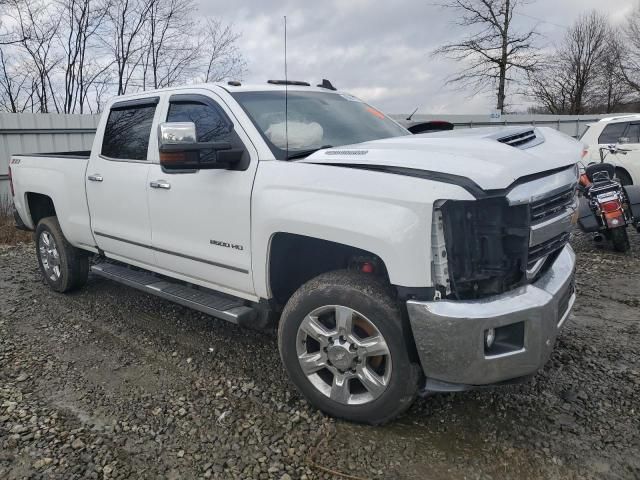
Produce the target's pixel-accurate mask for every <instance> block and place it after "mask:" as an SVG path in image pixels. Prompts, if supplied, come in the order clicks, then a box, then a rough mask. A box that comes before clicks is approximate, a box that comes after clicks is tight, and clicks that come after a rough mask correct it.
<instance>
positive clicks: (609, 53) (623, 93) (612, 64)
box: [593, 28, 632, 113]
mask: <svg viewBox="0 0 640 480" xmlns="http://www.w3.org/2000/svg"><path fill="white" fill-rule="evenodd" d="M624 49H625V44H624V41H623V39H622V38H621V36H620V35H619V32H618V31H617V30H614V29H613V28H610V29H609V33H608V38H607V41H606V46H605V49H604V51H603V53H602V56H601V59H600V61H599V62H598V65H597V73H596V80H595V88H594V94H593V97H594V100H593V102H594V106H595V108H596V109H597V110H598V111H603V112H604V113H613V112H616V111H618V110H620V108H622V107H624V105H625V104H626V103H627V102H628V101H630V100H631V97H632V89H631V87H630V86H629V84H628V82H627V81H626V80H625V77H624V73H623V71H622V69H621V68H620V61H619V59H620V52H621V51H623V50H624Z"/></svg>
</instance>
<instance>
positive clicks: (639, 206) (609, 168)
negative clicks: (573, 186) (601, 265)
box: [578, 145, 640, 252]
mask: <svg viewBox="0 0 640 480" xmlns="http://www.w3.org/2000/svg"><path fill="white" fill-rule="evenodd" d="M626 153H627V150H623V149H621V148H617V147H615V146H614V145H609V146H607V147H601V148H600V163H594V164H591V165H588V166H587V167H586V168H585V169H584V173H583V174H582V175H581V176H580V182H579V186H578V190H579V191H580V193H581V194H582V197H583V198H582V199H580V204H579V207H578V214H579V219H578V225H579V226H580V228H581V229H582V231H584V232H593V233H594V234H595V235H594V240H595V241H596V242H602V241H603V240H604V239H605V238H606V239H608V240H611V242H612V243H613V247H614V248H615V249H616V250H617V251H618V252H626V251H628V250H629V249H630V248H631V245H630V243H629V236H628V234H627V226H628V225H633V226H634V227H635V228H636V229H638V231H639V232H640V187H637V186H636V187H634V186H628V187H623V186H622V184H621V183H620V182H619V181H618V179H617V178H615V166H614V165H612V164H611V163H607V162H605V161H604V160H605V158H606V156H607V155H608V154H614V155H615V154H622V155H626Z"/></svg>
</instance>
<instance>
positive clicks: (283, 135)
mask: <svg viewBox="0 0 640 480" xmlns="http://www.w3.org/2000/svg"><path fill="white" fill-rule="evenodd" d="M232 95H233V97H234V98H235V99H236V101H237V102H238V103H239V104H240V105H241V106H242V108H243V109H244V110H245V112H246V113H247V115H249V117H250V118H251V121H252V122H253V123H254V125H255V126H256V127H257V128H258V130H259V131H260V133H261V134H262V136H263V138H264V139H265V141H266V142H267V145H269V148H271V151H272V152H273V154H274V156H275V157H276V158H277V159H279V160H288V159H292V158H303V157H305V156H307V155H311V154H312V153H313V152H314V151H315V150H318V149H320V148H328V147H339V146H342V145H351V144H354V143H361V142H366V141H370V140H379V139H381V138H390V137H399V136H403V135H410V133H409V131H408V130H406V129H404V128H403V127H401V126H400V125H398V124H397V123H395V122H394V121H393V120H391V119H390V118H389V117H387V116H386V115H384V114H383V113H382V112H379V111H378V110H376V109H375V108H373V107H371V106H369V105H367V104H366V103H364V102H362V101H361V100H358V99H357V98H356V97H352V96H351V95H346V94H340V93H333V92H327V93H324V92H300V91H294V92H289V94H288V100H287V103H288V107H287V117H288V121H287V124H286V126H285V119H284V117H285V94H284V91H272V92H237V93H233V94H232ZM287 143H288V150H289V155H288V156H287V152H286V150H287Z"/></svg>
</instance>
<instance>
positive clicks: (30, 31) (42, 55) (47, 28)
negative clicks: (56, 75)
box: [7, 0, 60, 113]
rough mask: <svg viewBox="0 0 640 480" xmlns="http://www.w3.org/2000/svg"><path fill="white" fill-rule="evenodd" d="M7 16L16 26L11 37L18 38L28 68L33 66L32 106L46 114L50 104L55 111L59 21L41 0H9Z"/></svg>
mask: <svg viewBox="0 0 640 480" xmlns="http://www.w3.org/2000/svg"><path fill="white" fill-rule="evenodd" d="M7 4H8V6H9V7H10V10H9V12H8V15H9V16H10V17H12V18H13V20H14V21H15V23H16V26H15V27H14V30H13V37H14V38H18V39H19V42H18V43H17V45H19V46H20V47H21V48H22V49H23V51H24V52H26V54H27V56H28V65H24V67H25V68H27V69H32V72H33V73H32V81H31V84H32V87H33V93H34V97H35V98H36V99H37V107H36V106H35V105H36V104H35V103H32V109H34V110H36V111H39V112H42V113H47V112H49V110H50V104H51V103H53V107H54V109H55V111H57V112H58V111H60V108H59V105H58V102H57V100H56V96H55V95H54V94H53V92H54V84H53V82H52V74H53V71H54V69H55V68H56V66H57V65H58V64H59V62H60V55H59V53H58V52H56V49H55V43H54V42H55V39H56V37H57V34H58V31H59V28H60V22H59V20H56V19H55V18H52V17H51V15H49V11H48V9H47V5H46V4H45V3H44V2H43V1H40V0H8V1H7Z"/></svg>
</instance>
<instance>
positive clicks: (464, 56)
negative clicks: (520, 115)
mask: <svg viewBox="0 0 640 480" xmlns="http://www.w3.org/2000/svg"><path fill="white" fill-rule="evenodd" d="M526 3H527V2H526V0H447V2H446V3H444V4H441V6H442V7H444V8H448V9H451V10H453V11H454V12H455V14H456V15H457V20H456V23H457V25H459V26H461V27H464V28H465V29H470V30H471V31H472V33H471V34H470V35H469V36H467V37H466V38H465V39H463V40H461V41H458V42H452V43H448V44H446V45H443V46H441V47H440V48H438V49H437V50H435V52H434V54H435V55H440V56H444V57H447V58H451V59H453V60H457V61H460V62H461V64H462V65H463V69H462V70H461V71H460V72H459V73H458V74H456V75H454V76H453V77H451V78H450V79H449V80H448V82H449V83H457V84H461V85H463V86H465V87H471V88H473V89H474V90H475V91H477V92H479V91H486V90H493V89H496V93H497V103H496V108H497V109H498V110H500V111H501V112H504V110H505V105H506V97H507V83H508V82H509V81H517V80H518V78H519V77H518V76H519V75H520V74H522V73H523V72H524V73H526V72H530V71H532V70H533V69H534V67H535V66H536V64H537V60H538V57H537V54H536V53H535V50H534V45H533V39H534V37H535V35H536V33H535V30H533V29H532V30H527V31H525V32H517V31H515V29H514V26H513V23H512V22H513V17H514V15H515V14H516V13H517V12H518V11H519V10H520V8H521V7H522V6H523V5H525V4H526Z"/></svg>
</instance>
